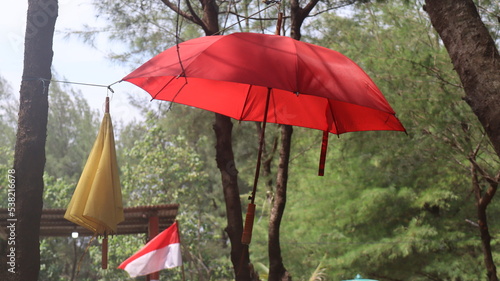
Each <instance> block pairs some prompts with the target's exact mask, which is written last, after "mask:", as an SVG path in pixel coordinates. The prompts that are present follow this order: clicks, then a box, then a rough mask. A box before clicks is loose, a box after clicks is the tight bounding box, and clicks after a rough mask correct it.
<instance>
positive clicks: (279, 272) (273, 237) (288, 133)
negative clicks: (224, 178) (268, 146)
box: [268, 125, 293, 281]
mask: <svg viewBox="0 0 500 281" xmlns="http://www.w3.org/2000/svg"><path fill="white" fill-rule="evenodd" d="M292 132H293V128H292V126H289V125H282V126H281V146H280V158H279V166H278V174H277V176H276V192H275V196H274V200H273V206H272V209H271V216H270V218H269V234H268V237H269V242H268V251H269V279H268V280H269V281H285V280H292V277H291V275H290V274H289V273H288V271H287V270H286V268H285V266H284V264H283V258H282V257H281V246H280V224H281V218H282V217H283V213H284V212H285V205H286V188H287V183H288V163H289V160H290V147H291V143H292Z"/></svg>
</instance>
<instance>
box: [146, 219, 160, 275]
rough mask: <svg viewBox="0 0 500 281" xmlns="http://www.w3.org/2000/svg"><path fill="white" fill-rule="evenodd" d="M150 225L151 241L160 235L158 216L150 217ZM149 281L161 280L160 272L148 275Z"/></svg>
mask: <svg viewBox="0 0 500 281" xmlns="http://www.w3.org/2000/svg"><path fill="white" fill-rule="evenodd" d="M148 220H149V224H148V228H149V229H148V230H149V241H151V240H152V239H153V238H155V237H156V236H157V235H158V233H160V226H159V218H158V214H157V213H155V214H151V215H150V216H149V219H148ZM148 278H149V279H148V280H151V281H158V280H160V272H158V271H157V272H153V273H150V274H148Z"/></svg>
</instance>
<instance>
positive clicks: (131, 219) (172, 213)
mask: <svg viewBox="0 0 500 281" xmlns="http://www.w3.org/2000/svg"><path fill="white" fill-rule="evenodd" d="M178 209H179V204H166V205H154V206H137V207H130V208H124V209H123V212H124V215H125V221H123V222H121V223H120V224H118V233H117V235H123V234H136V233H145V234H148V233H149V232H150V227H151V225H150V222H151V221H153V222H155V223H156V221H158V225H155V226H153V229H156V231H158V229H160V230H163V229H166V228H167V227H169V226H170V225H171V224H173V223H174V221H175V218H176V217H177V212H178ZM65 212H66V209H44V210H43V212H42V219H41V221H40V236H41V237H48V236H59V237H62V236H67V237H71V233H73V232H78V235H79V236H92V235H93V233H92V232H91V231H89V230H88V229H86V228H84V227H81V226H79V225H76V224H74V223H72V222H70V221H68V220H66V219H65V218H64V213H65ZM7 219H12V217H9V213H8V210H7V209H5V208H0V228H1V229H5V227H7V224H8V221H7Z"/></svg>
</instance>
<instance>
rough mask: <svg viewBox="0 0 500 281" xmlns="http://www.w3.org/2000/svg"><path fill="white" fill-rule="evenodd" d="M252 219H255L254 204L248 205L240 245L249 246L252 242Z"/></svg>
mask: <svg viewBox="0 0 500 281" xmlns="http://www.w3.org/2000/svg"><path fill="white" fill-rule="evenodd" d="M254 218H255V204H253V203H249V204H248V208H247V214H246V218H245V227H244V229H243V235H241V244H243V245H250V242H251V241H252V230H253V221H254Z"/></svg>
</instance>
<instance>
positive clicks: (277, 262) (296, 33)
mask: <svg viewBox="0 0 500 281" xmlns="http://www.w3.org/2000/svg"><path fill="white" fill-rule="evenodd" d="M318 1H319V0H311V1H310V2H308V3H307V5H306V6H305V7H304V8H302V7H300V3H299V1H298V0H291V1H290V16H291V31H290V32H291V34H290V37H292V38H293V39H296V40H300V37H301V33H300V28H301V27H302V23H303V22H304V20H305V18H306V17H307V16H308V15H309V13H310V12H311V10H312V9H313V8H314V7H315V6H316V4H317V3H318ZM292 132H293V129H292V127H291V126H288V125H283V126H282V127H281V147H280V159H279V164H278V173H277V177H276V192H275V194H274V197H273V199H274V201H273V206H272V209H271V215H270V218H269V234H268V237H269V242H268V251H269V253H268V254H269V281H278V280H279V281H284V280H292V276H291V275H290V274H289V273H288V271H287V270H286V268H285V266H284V264H283V258H282V256H281V245H280V225H281V218H282V217H283V213H284V212H285V204H286V188H287V183H288V162H289V159H290V147H291V142H292Z"/></svg>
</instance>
